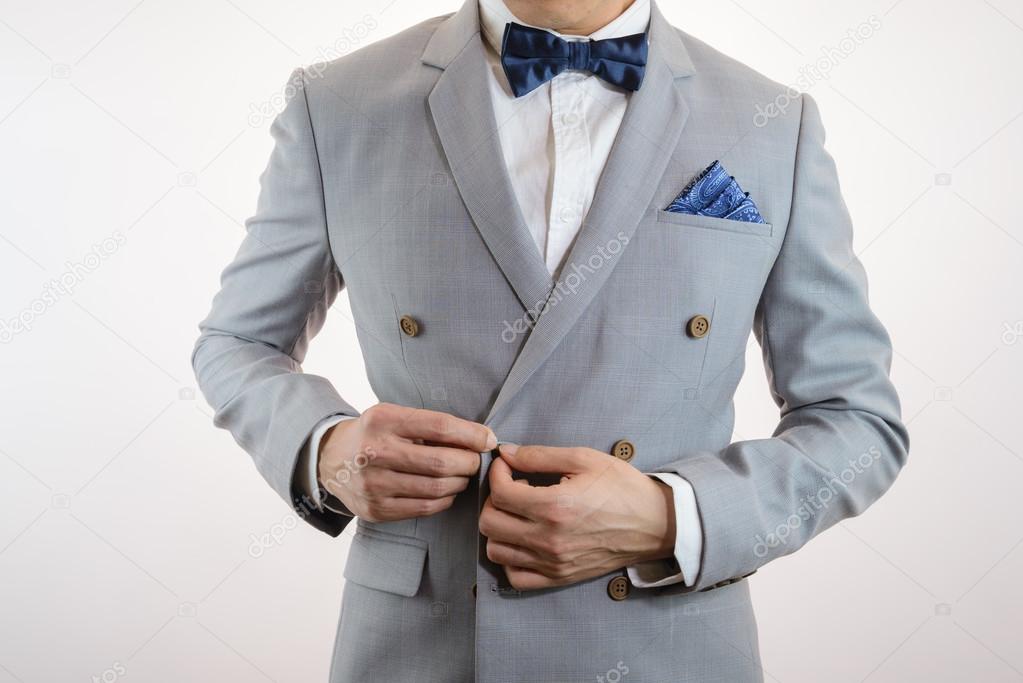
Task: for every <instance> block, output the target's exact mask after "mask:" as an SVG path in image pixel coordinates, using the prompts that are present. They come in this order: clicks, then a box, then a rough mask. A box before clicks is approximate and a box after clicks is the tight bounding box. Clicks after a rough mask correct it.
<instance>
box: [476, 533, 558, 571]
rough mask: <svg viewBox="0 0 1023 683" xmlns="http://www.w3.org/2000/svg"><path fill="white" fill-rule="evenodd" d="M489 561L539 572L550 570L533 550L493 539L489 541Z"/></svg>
mask: <svg viewBox="0 0 1023 683" xmlns="http://www.w3.org/2000/svg"><path fill="white" fill-rule="evenodd" d="M487 559H489V560H490V561H491V562H493V563H494V564H500V565H505V566H512V567H523V568H527V569H535V570H537V571H539V572H544V570H545V569H549V564H548V563H547V561H546V560H544V559H543V558H542V557H540V556H539V555H537V554H536V553H535V552H533V551H532V550H530V549H528V548H523V547H522V546H518V545H512V544H511V543H503V542H501V541H497V540H494V539H492V538H491V539H488V540H487Z"/></svg>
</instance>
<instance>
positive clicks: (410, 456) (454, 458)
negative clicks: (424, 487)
mask: <svg viewBox="0 0 1023 683" xmlns="http://www.w3.org/2000/svg"><path fill="white" fill-rule="evenodd" d="M374 464H375V465H377V466H378V467H386V468H388V469H393V470H397V471H399V472H407V473H408V474H422V475H426V476H429V477H471V476H472V475H474V474H476V472H478V471H479V469H480V454H479V453H477V452H476V451H467V450H464V449H461V448H450V447H448V446H422V445H419V444H414V443H409V442H408V441H399V440H397V439H392V441H391V443H389V444H388V447H387V448H386V449H382V452H381V453H380V454H379V457H378V458H377V459H376V461H375V462H374Z"/></svg>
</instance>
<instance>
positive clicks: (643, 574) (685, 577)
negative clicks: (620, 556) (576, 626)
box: [626, 472, 703, 588]
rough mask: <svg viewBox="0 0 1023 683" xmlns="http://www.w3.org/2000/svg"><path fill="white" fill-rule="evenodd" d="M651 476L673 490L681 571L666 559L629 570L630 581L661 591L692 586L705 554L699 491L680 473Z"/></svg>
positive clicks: (677, 552) (676, 557)
mask: <svg viewBox="0 0 1023 683" xmlns="http://www.w3.org/2000/svg"><path fill="white" fill-rule="evenodd" d="M649 476H651V477H657V478H658V479H660V480H661V481H662V482H664V483H665V484H667V485H668V486H670V487H671V493H672V499H673V500H674V502H675V562H676V563H677V564H678V567H679V571H675V570H674V567H671V565H670V563H669V562H666V561H664V560H654V561H652V562H641V563H639V564H637V565H633V566H631V567H627V568H626V571H627V572H628V574H629V580H630V581H632V584H633V585H634V586H636V587H637V588H658V587H660V586H670V585H672V584H675V583H682V582H685V585H686V586H692V585H694V584H695V583H696V577H697V575H698V574H699V573H700V557H701V555H702V553H703V527H701V526H700V512H699V510H698V509H697V508H696V492H695V491H693V486H692V484H690V483H689V482H688V481H687V480H685V479H683V478H682V477H680V476H678V475H677V474H671V473H668V472H657V473H653V474H650V475H649Z"/></svg>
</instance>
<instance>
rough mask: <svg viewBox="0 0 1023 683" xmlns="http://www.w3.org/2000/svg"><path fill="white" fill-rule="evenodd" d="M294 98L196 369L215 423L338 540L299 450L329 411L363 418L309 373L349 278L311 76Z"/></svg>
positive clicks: (204, 327) (337, 519)
mask: <svg viewBox="0 0 1023 683" xmlns="http://www.w3.org/2000/svg"><path fill="white" fill-rule="evenodd" d="M287 94H288V96H289V99H288V101H287V105H286V106H285V109H284V111H283V112H281V113H280V115H279V116H278V117H277V118H276V120H275V121H274V123H273V124H272V126H271V128H270V132H271V135H272V136H273V138H274V143H275V144H274V149H273V152H272V154H271V156H270V160H269V162H268V164H267V167H266V170H265V171H264V172H263V175H262V176H261V178H260V193H259V201H258V205H257V210H256V214H255V215H254V216H253V217H252V218H250V219H249V220H248V221H246V224H245V227H246V234H245V238H244V239H243V241H242V243H241V247H240V248H239V250H238V253H237V254H236V256H235V257H234V260H233V261H232V262H231V263H230V265H228V267H227V268H226V270H225V271H224V273H223V275H222V277H221V287H220V291H219V292H218V293H217V295H216V297H215V298H214V299H213V305H212V309H211V311H210V313H209V315H208V317H207V318H206V319H205V320H204V321H203V322H202V323H201V324H200V332H201V334H200V336H199V340H198V341H197V342H196V345H195V350H194V352H193V354H192V365H193V367H194V369H195V375H196V378H197V380H198V383H199V387H200V389H201V390H202V392H203V394H204V395H205V397H206V400H207V401H209V403H210V405H212V406H213V409H214V411H215V415H214V423H215V424H216V425H217V426H218V427H222V428H225V429H227V430H228V431H230V432H231V434H232V435H233V436H234V438H235V440H236V441H237V442H238V444H239V445H240V446H241V447H242V448H244V449H245V450H246V451H247V452H248V453H249V454H250V455H251V456H252V458H253V460H254V461H255V464H256V467H257V468H258V470H259V471H260V473H261V474H262V475H263V477H264V478H265V479H266V481H267V482H268V483H269V484H270V486H272V487H273V488H274V490H276V491H277V493H278V494H279V495H280V496H281V497H283V498H284V499H285V500H286V501H287V502H288V503H289V504H290V505H291V506H292V507H293V508H294V509H295V510H296V512H297V513H298V514H299V516H301V517H302V518H304V519H306V520H307V521H309V522H310V523H311V524H313V525H314V526H315V527H317V528H319V529H321V530H323V531H326V532H327V533H330V534H332V535H337V534H340V533H341V531H342V529H343V528H344V527H345V525H346V524H347V523H348V521H349V520H350V519H351V518H350V517H348V516H345V515H338V514H336V513H333V512H330V511H323V512H321V511H319V510H316V509H315V506H314V505H313V504H312V502H311V501H309V500H307V496H304V495H303V494H302V493H301V491H300V488H298V487H296V485H295V484H296V482H295V467H296V464H297V462H298V457H299V454H300V452H301V449H302V447H303V445H304V443H305V442H306V440H307V439H308V438H309V436H310V434H311V433H312V431H313V429H314V428H315V426H316V425H317V424H318V423H319V422H320V421H321V420H323V419H324V418H326V417H328V416H330V415H353V416H354V415H358V412H357V411H356V410H355V409H354V408H352V406H350V405H349V404H348V403H346V402H345V401H344V400H343V399H342V398H341V397H340V396H339V395H338V393H337V392H336V391H335V390H334V387H333V386H332V385H331V384H330V382H328V381H327V380H326V379H324V378H323V377H317V376H315V375H309V374H306V373H303V372H302V367H301V363H302V360H303V358H304V357H305V353H306V348H307V346H308V343H309V340H310V339H311V338H312V337H313V336H314V335H316V333H317V332H319V330H320V328H321V327H322V326H323V322H324V320H325V318H326V315H327V310H328V308H329V306H330V305H331V303H332V302H333V301H334V299H335V297H336V296H337V294H338V292H339V291H340V289H341V287H342V280H341V276H340V273H339V272H338V270H337V267H336V264H335V263H334V259H333V257H332V255H331V252H330V246H329V244H328V237H327V226H326V218H325V212H324V198H323V187H322V182H321V178H320V171H319V161H318V158H317V152H316V145H315V140H314V137H313V130H312V125H311V120H310V116H309V109H308V102H307V100H306V94H305V74H304V72H303V71H302V70H301V69H299V70H296V71H295V72H294V73H293V74H292V77H291V79H290V80H289V82H288V85H287Z"/></svg>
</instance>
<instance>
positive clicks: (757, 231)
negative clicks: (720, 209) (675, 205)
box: [657, 209, 774, 237]
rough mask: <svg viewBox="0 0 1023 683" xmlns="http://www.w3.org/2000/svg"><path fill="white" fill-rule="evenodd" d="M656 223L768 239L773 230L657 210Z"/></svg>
mask: <svg viewBox="0 0 1023 683" xmlns="http://www.w3.org/2000/svg"><path fill="white" fill-rule="evenodd" d="M657 221H658V222H659V223H671V224H672V225H681V226H683V227H689V228H707V229H710V230H723V231H725V232H734V233H738V234H740V235H756V236H759V237H770V236H771V233H772V232H773V231H774V228H773V227H772V226H771V224H770V223H749V222H746V221H733V220H729V219H727V218H715V217H713V216H695V215H693V214H690V213H676V212H674V211H665V210H664V209H658V210H657Z"/></svg>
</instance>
